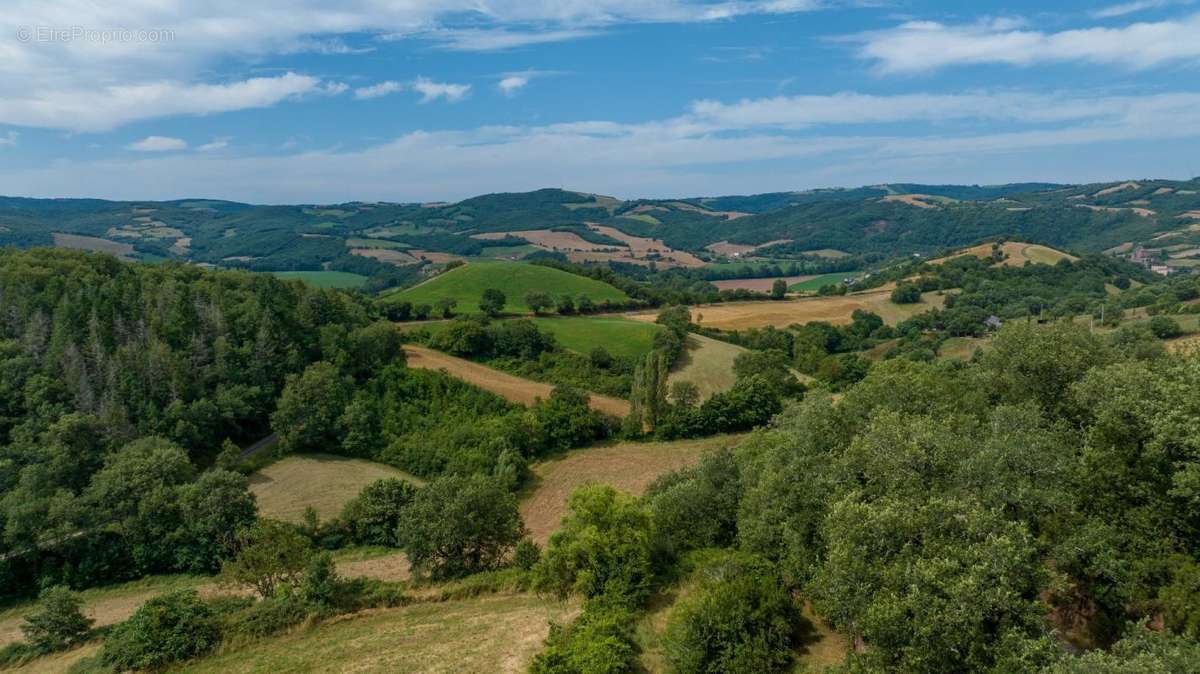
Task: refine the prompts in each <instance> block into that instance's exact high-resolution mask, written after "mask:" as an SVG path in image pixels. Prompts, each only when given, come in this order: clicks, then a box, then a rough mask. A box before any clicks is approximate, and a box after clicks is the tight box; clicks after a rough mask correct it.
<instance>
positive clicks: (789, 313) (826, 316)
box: [629, 290, 945, 330]
mask: <svg viewBox="0 0 1200 674" xmlns="http://www.w3.org/2000/svg"><path fill="white" fill-rule="evenodd" d="M944 303H945V297H944V296H941V295H938V294H937V293H925V294H924V295H922V296H921V302H918V303H916V304H895V303H893V302H892V300H891V292H890V291H889V290H875V291H870V292H864V293H854V294H850V295H842V296H833V297H811V298H804V299H799V300H788V301H782V302H726V303H724V304H706V305H702V306H696V307H693V311H692V320H693V321H695V322H696V323H701V324H703V325H704V326H706V327H711V328H719V329H721V330H744V329H746V328H765V327H766V326H768V325H773V326H775V327H777V328H786V327H787V326H789V325H793V324H804V323H810V322H812V321H827V322H829V323H833V324H835V325H846V324H848V323H850V322H851V314H853V313H854V310H855V309H862V310H864V311H872V312H875V313H876V314H879V316H880V318H882V319H883V320H884V322H886V323H887V324H889V325H895V324H896V323H899V322H900V321H902V320H904V319H906V318H910V317H912V316H915V315H916V314H919V313H921V312H924V311H928V310H929V309H932V308H935V307H937V308H940V307H941V306H942V305H943V304H944ZM656 316H657V314H655V313H648V312H642V313H634V314H630V315H629V317H630V318H633V319H635V320H639V321H653V320H654V319H655V318H656Z"/></svg>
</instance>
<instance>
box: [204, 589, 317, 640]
mask: <svg viewBox="0 0 1200 674" xmlns="http://www.w3.org/2000/svg"><path fill="white" fill-rule="evenodd" d="M307 617H308V609H307V607H305V605H304V603H303V602H302V601H300V600H299V599H298V598H296V597H271V598H269V599H263V600H262V601H256V602H254V603H252V604H250V605H249V606H246V607H245V608H243V609H242V610H240V611H236V612H233V613H231V614H229V615H228V616H226V617H225V618H224V620H222V624H221V633H222V636H223V637H224V638H225V639H226V640H236V639H238V638H242V639H259V638H262V637H269V636H271V635H273V634H279V633H280V632H283V631H284V630H286V629H288V628H290V627H292V626H294V625H298V624H300V623H301V622H304V619H305V618H307Z"/></svg>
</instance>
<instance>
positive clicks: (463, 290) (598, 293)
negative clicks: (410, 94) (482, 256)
mask: <svg viewBox="0 0 1200 674" xmlns="http://www.w3.org/2000/svg"><path fill="white" fill-rule="evenodd" d="M488 288H496V289H497V290H499V291H501V292H503V293H504V296H505V297H506V298H507V300H508V302H507V304H506V305H505V307H504V310H505V311H506V312H515V313H529V311H530V309H529V307H528V306H526V305H525V295H526V294H527V293H528V292H529V291H531V290H541V291H543V292H547V293H549V294H550V295H552V296H554V297H558V296H559V295H571V296H572V297H579V296H581V295H587V296H588V297H589V298H590V299H591V300H592V301H593V302H596V303H600V302H603V301H604V300H608V301H610V302H616V303H625V302H628V301H629V296H628V295H626V294H625V293H623V292H621V291H620V290H618V289H616V288H614V287H612V286H610V285H608V284H607V283H603V282H601V281H596V280H594V279H590V278H586V277H583V276H578V275H576V274H572V273H570V272H565V271H562V270H561V269H552V268H550V267H543V266H540V265H533V264H524V263H521V262H504V261H491V262H484V261H476V262H470V263H468V264H465V265H463V266H461V267H458V268H457V269H451V270H450V271H448V272H445V273H442V274H439V275H437V276H435V277H433V278H431V279H429V280H428V281H426V282H424V283H421V284H419V285H416V286H414V287H412V288H408V289H407V290H404V291H402V292H398V293H392V294H390V295H388V297H387V301H389V302H412V303H413V304H429V305H433V304H435V303H436V302H437V301H438V300H439V299H442V298H444V297H449V298H453V299H455V300H457V301H458V310H459V311H462V312H477V311H478V310H479V298H480V297H482V296H483V291H484V290H486V289H488Z"/></svg>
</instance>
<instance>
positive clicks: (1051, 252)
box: [929, 241, 1079, 267]
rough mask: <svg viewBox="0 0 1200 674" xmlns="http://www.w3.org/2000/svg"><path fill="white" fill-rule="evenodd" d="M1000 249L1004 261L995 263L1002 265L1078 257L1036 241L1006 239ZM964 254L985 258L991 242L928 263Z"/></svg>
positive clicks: (1013, 265)
mask: <svg viewBox="0 0 1200 674" xmlns="http://www.w3.org/2000/svg"><path fill="white" fill-rule="evenodd" d="M1000 250H1001V252H1002V253H1004V261H1002V262H999V263H997V264H998V265H999V266H1004V267H1024V266H1025V263H1026V262H1032V263H1034V264H1057V263H1058V261H1059V260H1071V261H1075V260H1078V259H1079V258H1077V257H1075V256H1074V255H1070V254H1068V253H1064V252H1062V251H1061V250H1055V249H1054V248H1051V247H1049V246H1042V245H1038V244H1036V243H1021V242H1017V241H1006V242H1005V243H1002V244H1000ZM965 255H974V256H975V257H977V258H979V259H981V260H983V259H987V258H989V257H991V256H992V244H990V243H981V244H979V245H978V246H972V247H970V248H967V249H964V250H960V251H958V252H957V253H953V254H951V255H947V256H946V257H941V258H937V259H935V260H930V261H929V264H945V263H946V262H948V261H950V260H953V259H955V258H959V257H963V256H965Z"/></svg>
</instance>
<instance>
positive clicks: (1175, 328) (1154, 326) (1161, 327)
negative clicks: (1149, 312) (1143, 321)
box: [1150, 316, 1183, 339]
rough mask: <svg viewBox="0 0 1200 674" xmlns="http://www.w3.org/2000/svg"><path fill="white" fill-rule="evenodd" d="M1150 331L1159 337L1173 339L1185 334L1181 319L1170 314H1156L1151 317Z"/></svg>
mask: <svg viewBox="0 0 1200 674" xmlns="http://www.w3.org/2000/svg"><path fill="white" fill-rule="evenodd" d="M1150 331H1151V332H1153V333H1154V336H1155V337H1157V338H1159V339H1171V338H1172V337H1178V336H1180V335H1182V334H1183V328H1181V327H1179V321H1177V320H1175V319H1174V318H1171V317H1170V316H1155V317H1154V318H1151V319H1150Z"/></svg>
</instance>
